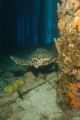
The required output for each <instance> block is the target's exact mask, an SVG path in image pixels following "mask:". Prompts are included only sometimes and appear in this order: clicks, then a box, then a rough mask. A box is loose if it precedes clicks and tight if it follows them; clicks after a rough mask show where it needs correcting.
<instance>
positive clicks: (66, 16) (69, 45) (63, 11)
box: [55, 0, 80, 109]
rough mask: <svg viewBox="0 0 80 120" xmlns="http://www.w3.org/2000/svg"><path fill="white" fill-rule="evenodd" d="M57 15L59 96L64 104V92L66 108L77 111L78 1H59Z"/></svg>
mask: <svg viewBox="0 0 80 120" xmlns="http://www.w3.org/2000/svg"><path fill="white" fill-rule="evenodd" d="M57 13H58V29H59V33H60V34H59V38H57V39H55V45H56V49H57V53H58V58H57V63H58V65H59V68H60V70H61V72H62V77H61V80H60V86H58V87H59V88H60V91H61V93H60V92H59V94H60V95H59V96H60V97H61V95H62V98H63V101H65V104H66V100H65V99H64V97H65V96H64V93H63V91H65V95H66V98H67V102H68V106H70V107H71V108H76V109H78V108H80V93H79V89H80V0H61V3H58V11H57ZM65 78H66V79H65ZM61 82H62V84H61ZM61 85H62V86H61ZM65 86H66V88H67V89H66V88H65ZM59 88H58V89H59ZM62 88H63V89H62Z"/></svg>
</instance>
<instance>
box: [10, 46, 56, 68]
mask: <svg viewBox="0 0 80 120" xmlns="http://www.w3.org/2000/svg"><path fill="white" fill-rule="evenodd" d="M10 58H11V59H12V60H13V61H14V62H15V63H16V64H21V65H25V66H29V67H30V66H32V67H35V68H38V67H41V66H46V65H49V64H50V63H53V62H54V61H55V57H54V55H53V53H52V52H51V51H48V50H46V49H44V48H38V49H36V50H35V51H34V52H33V53H32V54H31V55H30V56H29V58H27V59H25V60H24V59H20V58H17V57H15V56H10Z"/></svg>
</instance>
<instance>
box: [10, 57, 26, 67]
mask: <svg viewBox="0 0 80 120" xmlns="http://www.w3.org/2000/svg"><path fill="white" fill-rule="evenodd" d="M10 58H11V59H12V60H13V61H14V62H15V63H16V64H20V65H27V64H26V62H25V60H23V59H20V58H17V57H15V56H10Z"/></svg>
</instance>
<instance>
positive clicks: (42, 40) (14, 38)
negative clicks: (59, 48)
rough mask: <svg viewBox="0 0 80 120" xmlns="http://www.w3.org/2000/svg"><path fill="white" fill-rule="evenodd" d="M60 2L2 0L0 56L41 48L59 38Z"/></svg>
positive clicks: (0, 12)
mask: <svg viewBox="0 0 80 120" xmlns="http://www.w3.org/2000/svg"><path fill="white" fill-rule="evenodd" d="M57 2H58V0H55V1H54V0H0V53H1V52H4V53H6V52H10V51H11V50H14V49H20V50H21V49H29V48H37V47H42V46H44V44H48V43H51V42H52V41H53V38H54V37H57V35H58V31H57V12H56V11H57Z"/></svg>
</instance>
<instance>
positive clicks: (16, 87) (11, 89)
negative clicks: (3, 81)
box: [4, 80, 24, 93]
mask: <svg viewBox="0 0 80 120" xmlns="http://www.w3.org/2000/svg"><path fill="white" fill-rule="evenodd" d="M23 85H24V81H23V80H16V81H15V82H13V83H12V84H9V85H8V86H6V87H4V92H5V93H12V92H14V91H17V90H19V89H20V88H21V87H22V86H23Z"/></svg>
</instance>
